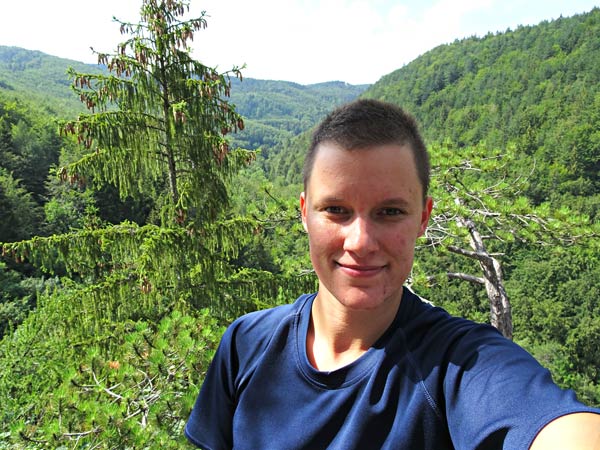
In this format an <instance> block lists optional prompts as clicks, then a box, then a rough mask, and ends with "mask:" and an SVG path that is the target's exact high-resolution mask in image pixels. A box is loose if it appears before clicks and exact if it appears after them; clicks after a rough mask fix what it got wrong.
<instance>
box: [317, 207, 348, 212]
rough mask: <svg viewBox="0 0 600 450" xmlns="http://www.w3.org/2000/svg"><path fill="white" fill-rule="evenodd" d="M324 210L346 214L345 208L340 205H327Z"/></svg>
mask: <svg viewBox="0 0 600 450" xmlns="http://www.w3.org/2000/svg"><path fill="white" fill-rule="evenodd" d="M323 209H324V211H325V212H328V213H329V214H346V212H347V211H346V209H345V208H342V207H341V206H327V207H325V208H323Z"/></svg>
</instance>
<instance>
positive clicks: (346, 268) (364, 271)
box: [335, 261, 386, 277]
mask: <svg viewBox="0 0 600 450" xmlns="http://www.w3.org/2000/svg"><path fill="white" fill-rule="evenodd" d="M335 263H336V265H337V266H338V267H339V268H340V269H342V271H343V272H344V273H346V274H347V275H349V276H351V277H372V276H375V275H378V274H379V273H380V272H381V271H382V270H383V269H384V268H385V267H386V266H385V265H362V264H343V263H340V262H338V261H336V262H335Z"/></svg>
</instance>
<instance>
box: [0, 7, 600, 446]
mask: <svg viewBox="0 0 600 450" xmlns="http://www.w3.org/2000/svg"><path fill="white" fill-rule="evenodd" d="M141 3H142V4H143V5H144V6H146V7H147V8H149V9H148V11H149V14H150V17H153V15H154V16H157V15H158V16H160V17H170V18H171V19H175V18H177V17H178V16H179V12H178V11H179V9H178V6H179V5H180V3H182V2H180V1H174V2H168V3H167V4H168V5H170V6H166V5H165V4H164V3H163V4H162V5H160V4H159V3H160V2H156V1H155V0H142V1H141ZM185 3H186V2H185V1H183V4H185ZM161 8H167V11H165V10H161ZM169 8H172V9H169ZM205 21H206V18H205V17H201V18H200V19H198V20H196V21H191V22H189V23H186V24H185V26H187V27H188V28H185V29H186V30H187V31H186V34H185V36H187V37H185V38H182V39H183V41H185V40H187V39H189V38H191V35H189V34H187V32H188V31H189V32H193V33H201V32H202V29H203V26H204V25H205ZM140 23H141V26H142V29H143V28H144V27H147V23H146V22H145V21H144V20H142V19H140ZM182 26H183V25H182ZM137 30H138V31H137V32H139V29H137ZM177 30H178V28H177V26H175V25H173V27H172V28H168V27H167V28H165V29H164V30H162V34H160V33H159V34H158V35H156V36H154V35H153V34H152V33H150V35H152V36H154V38H155V39H157V40H160V39H165V40H166V42H169V45H164V46H161V48H162V51H158V50H157V48H156V46H153V45H142V46H137V47H134V46H130V45H126V44H123V45H122V46H120V47H119V48H117V49H112V50H114V53H109V54H106V55H99V56H100V57H101V58H100V59H101V60H102V62H103V64H102V66H100V67H98V66H90V65H86V64H80V63H76V62H73V61H67V60H63V59H59V58H54V57H52V56H49V55H44V54H42V53H39V52H30V51H26V50H22V49H16V48H11V47H1V46H0V248H1V249H2V256H1V257H0V258H1V259H0V338H1V341H0V367H1V369H0V448H71V447H73V448H79V447H82V448H83V447H86V448H87V447H90V448H147V447H149V446H152V447H155V446H161V447H164V448H185V446H186V443H185V439H184V438H183V437H182V426H183V423H184V421H185V419H186V418H187V416H188V414H189V412H190V409H191V406H192V404H193V402H194V399H195V396H196V394H197V392H198V389H199V386H200V385H201V383H202V377H203V374H204V372H205V370H206V367H207V364H208V362H209V361H210V359H211V356H212V354H213V352H214V350H215V348H216V345H217V343H218V341H219V338H220V336H221V333H222V332H223V330H224V326H226V325H227V324H228V323H230V321H231V320H232V319H234V318H235V317H236V316H238V315H240V314H242V313H244V312H247V311H251V310H254V309H257V308H263V307H268V306H272V305H274V304H277V303H281V302H290V301H292V300H294V299H295V298H296V296H297V295H299V294H300V293H302V292H306V291H309V290H313V289H314V287H315V284H314V283H315V279H314V276H313V274H312V272H311V270H310V263H309V259H308V252H307V242H306V236H305V234H304V232H303V230H302V227H301V225H300V222H299V220H298V208H297V199H298V194H299V192H300V191H301V189H302V186H301V184H300V183H301V167H302V161H303V155H304V152H305V150H306V146H307V144H308V136H309V132H310V129H311V128H312V127H313V126H314V125H315V124H316V123H317V122H318V121H319V119H321V118H322V117H323V116H324V115H325V114H326V113H327V112H328V111H329V110H331V109H332V108H333V107H334V106H335V105H338V104H341V103H343V102H346V101H348V100H351V99H353V98H356V97H357V96H360V95H363V96H365V97H371V98H379V99H384V100H388V101H391V102H394V103H397V104H400V105H402V106H403V107H405V108H406V109H407V110H409V111H410V112H411V113H412V114H414V115H415V116H416V117H417V118H418V120H419V122H420V123H421V124H422V128H423V132H424V134H425V135H426V137H427V140H428V145H429V147H430V150H431V153H432V161H433V168H434V174H433V175H434V180H433V182H432V191H431V194H432V196H433V197H434V200H435V212H434V217H433V219H432V223H431V227H430V231H429V232H428V233H427V236H426V237H425V238H424V239H423V240H422V241H420V243H419V249H418V252H417V261H416V267H415V270H414V273H413V276H412V278H411V280H410V283H411V284H412V285H413V287H414V288H415V289H416V290H417V291H418V292H419V293H420V294H422V295H423V296H425V297H427V298H429V299H430V300H431V301H433V302H434V303H435V304H438V305H440V306H442V307H444V308H446V309H448V310H449V311H450V312H451V313H454V314H457V315H461V316H464V317H468V318H471V319H473V320H476V321H481V322H491V323H493V324H494V325H495V326H498V327H499V328H500V329H501V331H502V332H503V333H505V334H506V335H508V336H509V337H512V338H514V339H515V341H516V342H518V343H519V344H521V345H523V346H525V347H526V348H527V349H528V350H529V351H531V352H532V353H533V354H534V355H535V356H536V357H537V358H538V359H539V360H540V361H541V362H542V363H543V364H544V365H545V366H547V367H548V368H549V369H550V370H551V371H552V374H553V376H554V377H555V379H556V380H557V382H559V383H560V384H561V385H562V386H565V387H570V388H573V389H575V390H576V392H577V393H578V395H579V396H580V398H582V400H584V401H585V402H587V403H589V404H594V405H600V370H599V369H598V368H599V367H600V353H599V352H598V351H597V349H598V348H600V300H599V299H600V256H599V255H600V252H599V250H600V248H599V244H598V242H599V241H600V239H598V234H600V230H599V220H600V194H599V192H600V190H599V188H600V131H599V130H600V79H599V78H600V72H599V71H598V67H600V42H599V41H598V36H600V9H594V10H593V11H591V12H589V13H588V14H583V15H579V16H575V17H571V18H561V19H560V20H556V21H553V22H544V23H541V24H539V25H538V26H528V27H519V28H518V29H516V30H514V31H508V32H506V33H497V34H489V35H487V36H485V37H482V38H469V39H464V40H461V41H456V42H454V43H452V44H449V45H444V46H440V47H438V48H435V49H433V50H431V51H430V52H428V53H426V54H424V55H423V56H421V57H419V58H417V59H416V60H414V61H412V62H411V63H410V64H407V65H406V66H404V67H402V68H401V69H398V70H397V71H395V72H393V73H391V74H388V75H386V76H384V77H383V78H381V80H380V81H379V82H377V83H376V84H375V85H373V86H370V87H369V86H351V85H347V84H345V83H342V82H336V81H332V82H330V83H322V84H316V85H309V86H302V85H298V84H295V83H290V82H285V81H269V80H253V79H246V78H242V77H241V75H242V74H241V73H240V72H239V71H238V70H237V69H236V68H233V69H232V70H231V71H230V72H225V73H219V72H217V71H216V70H215V69H212V68H209V67H206V66H203V65H202V64H200V63H198V62H196V61H191V60H190V59H189V58H188V56H186V55H187V54H186V52H185V46H182V41H181V40H179V41H178V40H177V39H176V36H177V34H176V33H177V32H178V31H177ZM179 31H181V30H179ZM124 32H125V34H126V35H127V36H129V35H134V36H135V33H136V28H135V27H128V26H125V27H124ZM125 39H126V36H124V37H123V41H124V42H125ZM90 44H91V45H93V44H94V43H90ZM175 49H177V50H178V51H177V52H176V51H175ZM180 50H181V51H180ZM386 57H393V55H391V54H389V55H387V56H386ZM165 59H169V60H170V61H175V63H173V64H172V65H171V67H172V71H171V72H169V73H168V74H163V75H162V76H163V78H161V80H160V82H161V83H162V85H166V86H169V92H171V95H173V97H172V98H169V108H168V109H167V110H164V109H162V108H161V107H159V106H158V105H157V104H154V103H153V101H155V100H156V99H157V98H159V97H160V95H159V92H160V88H159V87H158V86H159V84H155V83H154V82H152V81H149V80H148V79H147V78H145V74H146V73H150V72H151V71H152V70H153V69H154V68H155V67H156V65H157V64H159V63H160V62H161V61H163V62H164V60H165ZM69 66H71V67H73V72H72V73H71V75H67V68H68V67H69ZM240 78H242V79H240ZM228 94H231V95H230V96H229V95H228ZM86 105H87V108H86ZM234 106H235V107H234ZM145 108H146V109H145ZM156 124H159V126H156ZM198 129H202V130H203V133H197V130H198ZM164 143H168V151H163V150H164V149H165V148H164V147H161V146H163V145H166V144H164ZM237 147H242V148H243V150H242V149H239V148H237ZM158 149H160V151H159V150H158ZM255 150H258V152H255ZM473 245H476V248H472V246H473ZM474 258H475V259H474ZM511 307H512V309H511Z"/></svg>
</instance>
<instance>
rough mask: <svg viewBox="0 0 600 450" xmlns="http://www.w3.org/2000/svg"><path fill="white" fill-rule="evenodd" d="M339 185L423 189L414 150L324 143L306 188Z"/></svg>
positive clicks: (319, 191) (383, 146) (394, 189)
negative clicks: (345, 146)
mask: <svg viewBox="0 0 600 450" xmlns="http://www.w3.org/2000/svg"><path fill="white" fill-rule="evenodd" d="M338 187H345V188H356V189H361V190H371V189H380V190H382V189H383V190H386V191H396V190H404V191H407V190H408V191H411V192H414V191H417V192H421V183H420V181H419V178H418V175H417V169H416V164H415V161H414V155H413V151H412V149H411V148H410V146H408V145H399V144H386V145H376V146H372V147H365V148H356V149H345V148H343V147H341V146H339V145H336V144H333V143H322V144H320V145H319V146H318V147H317V148H316V153H315V156H314V161H313V167H312V171H311V176H310V178H309V179H308V183H307V186H306V190H307V191H309V190H313V191H314V190H317V191H318V193H323V191H332V190H336V188H338Z"/></svg>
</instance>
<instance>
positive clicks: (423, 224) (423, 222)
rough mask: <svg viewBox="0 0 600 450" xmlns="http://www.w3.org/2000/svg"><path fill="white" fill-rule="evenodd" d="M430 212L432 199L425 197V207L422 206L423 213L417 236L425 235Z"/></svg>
mask: <svg viewBox="0 0 600 450" xmlns="http://www.w3.org/2000/svg"><path fill="white" fill-rule="evenodd" d="M432 210H433V199H432V198H431V197H427V198H426V199H425V205H424V206H423V211H422V212H421V226H420V229H419V236H423V235H424V234H425V230H426V229H427V224H428V223H429V218H430V217H431V211H432Z"/></svg>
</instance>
